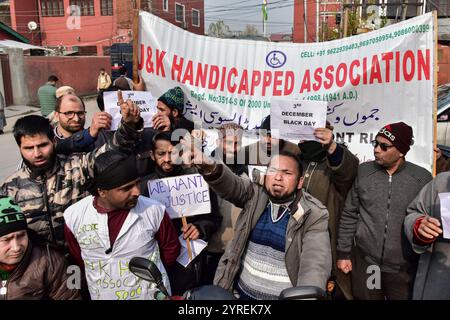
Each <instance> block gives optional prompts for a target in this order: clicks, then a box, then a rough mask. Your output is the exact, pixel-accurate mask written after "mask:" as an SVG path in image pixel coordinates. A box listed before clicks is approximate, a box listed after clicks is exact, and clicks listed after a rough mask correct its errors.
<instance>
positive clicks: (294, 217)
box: [174, 142, 331, 299]
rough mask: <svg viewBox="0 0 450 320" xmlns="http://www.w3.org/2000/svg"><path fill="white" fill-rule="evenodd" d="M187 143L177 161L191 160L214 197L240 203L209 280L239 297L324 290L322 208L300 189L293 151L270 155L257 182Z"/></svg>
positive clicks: (326, 259) (327, 256) (326, 253)
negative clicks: (305, 287)
mask: <svg viewBox="0 0 450 320" xmlns="http://www.w3.org/2000/svg"><path fill="white" fill-rule="evenodd" d="M185 143H186V142H185ZM187 148H188V150H186V146H185V149H184V150H183V155H182V159H183V162H184V163H194V164H196V166H197V167H198V168H199V170H200V173H201V174H202V175H203V177H204V178H205V180H206V181H207V182H208V184H209V185H210V187H211V188H212V189H213V190H214V191H215V192H216V193H217V194H218V195H219V196H220V197H222V198H224V199H226V200H228V201H230V202H232V203H233V204H234V205H236V206H237V207H240V208H243V210H242V211H241V213H240V214H239V217H238V218H237V221H236V228H235V233H234V237H233V240H231V242H230V243H229V244H228V246H227V248H226V251H225V253H224V254H223V256H222V258H221V259H220V262H219V267H218V268H217V272H216V275H215V279H214V284H216V285H219V286H221V287H223V288H225V289H227V290H232V289H235V290H236V293H237V294H238V295H239V297H240V298H241V299H277V298H278V296H279V295H280V293H281V291H282V290H284V289H286V288H290V287H293V286H299V285H310V286H316V287H319V288H321V289H322V290H325V287H326V283H327V279H328V277H329V276H330V272H331V248H330V238H329V233H328V212H327V210H326V208H325V207H324V206H323V205H322V204H321V203H320V202H319V201H318V200H316V199H315V198H313V197H312V196H310V195H309V194H308V193H306V192H302V191H301V188H302V182H303V179H302V172H303V168H302V165H301V163H300V160H299V159H298V157H297V155H295V154H292V153H289V152H287V151H280V152H279V153H278V154H277V155H274V156H273V157H272V158H271V161H270V163H269V167H268V174H267V175H266V177H265V181H264V186H261V185H259V184H257V183H252V182H251V181H250V180H247V179H242V178H240V177H238V176H236V175H235V174H233V173H232V172H231V170H230V169H229V168H228V167H227V166H224V165H223V164H220V163H216V162H215V161H214V160H213V159H211V158H208V157H206V156H205V155H204V154H203V153H202V152H201V151H199V150H198V149H197V148H194V151H193V152H190V150H191V149H190V148H191V146H190V145H189V144H188V147H187ZM177 154H178V153H174V155H175V156H177Z"/></svg>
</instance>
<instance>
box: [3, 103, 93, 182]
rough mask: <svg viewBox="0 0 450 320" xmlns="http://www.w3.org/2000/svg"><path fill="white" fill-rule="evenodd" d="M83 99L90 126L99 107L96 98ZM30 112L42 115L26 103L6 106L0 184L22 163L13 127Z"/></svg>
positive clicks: (37, 109)
mask: <svg viewBox="0 0 450 320" xmlns="http://www.w3.org/2000/svg"><path fill="white" fill-rule="evenodd" d="M83 100H84V102H85V104H86V111H87V112H88V113H87V118H86V125H85V126H86V127H89V126H90V124H91V121H92V116H93V114H94V113H95V112H98V111H99V109H98V107H97V101H96V100H95V98H92V97H87V98H83ZM29 114H37V115H40V114H41V112H40V108H38V107H32V106H24V105H14V106H8V107H6V108H5V115H6V127H5V128H3V131H4V134H1V135H0V184H2V183H3V181H4V180H5V178H7V177H8V176H9V175H11V174H12V173H13V172H14V171H15V170H16V169H17V166H18V165H19V163H20V160H21V156H20V152H19V147H18V146H17V144H16V141H15V140H14V136H13V134H12V129H13V127H14V124H15V123H16V121H17V119H19V118H21V117H23V116H26V115H29Z"/></svg>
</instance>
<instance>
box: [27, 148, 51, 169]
mask: <svg viewBox="0 0 450 320" xmlns="http://www.w3.org/2000/svg"><path fill="white" fill-rule="evenodd" d="M22 159H23V162H24V163H25V165H26V166H27V167H28V168H29V169H30V170H31V172H32V173H33V175H36V176H42V175H45V173H46V172H48V171H49V170H51V169H52V168H53V166H54V165H55V161H56V152H55V149H54V148H53V152H52V154H51V155H50V157H49V158H48V161H47V163H46V164H45V165H43V166H35V165H33V164H32V163H31V162H30V161H28V160H26V159H25V158H24V157H22Z"/></svg>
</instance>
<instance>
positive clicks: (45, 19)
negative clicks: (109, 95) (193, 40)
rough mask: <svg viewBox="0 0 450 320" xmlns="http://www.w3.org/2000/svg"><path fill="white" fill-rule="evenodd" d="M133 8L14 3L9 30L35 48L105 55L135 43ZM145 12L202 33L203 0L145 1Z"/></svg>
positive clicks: (58, 0) (60, 0) (95, 1)
mask: <svg viewBox="0 0 450 320" xmlns="http://www.w3.org/2000/svg"><path fill="white" fill-rule="evenodd" d="M131 3H132V2H131V1H130V0H37V1H34V0H33V1H31V0H10V13H11V27H12V28H13V29H14V30H16V31H17V32H19V33H20V34H22V35H24V36H25V37H27V38H28V39H29V40H30V42H31V43H32V44H36V45H41V46H49V47H55V48H60V49H61V50H64V51H78V52H79V53H80V54H82V55H96V54H97V55H104V54H108V53H109V48H110V47H111V45H112V44H114V43H129V42H131V41H132V37H133V33H132V22H133V10H132V4H131ZM141 8H142V9H143V10H146V11H149V12H152V13H153V14H155V15H157V16H160V17H161V18H163V19H165V20H167V21H169V22H171V23H173V24H175V25H177V26H179V27H182V28H185V29H186V30H188V31H190V32H194V33H197V34H204V1H203V0H200V1H197V0H196V1H187V0H153V1H149V0H141ZM34 23H35V24H34ZM35 25H36V26H35Z"/></svg>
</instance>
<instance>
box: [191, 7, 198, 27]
mask: <svg viewBox="0 0 450 320" xmlns="http://www.w3.org/2000/svg"><path fill="white" fill-rule="evenodd" d="M192 25H193V26H194V27H200V11H199V10H196V9H192Z"/></svg>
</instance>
